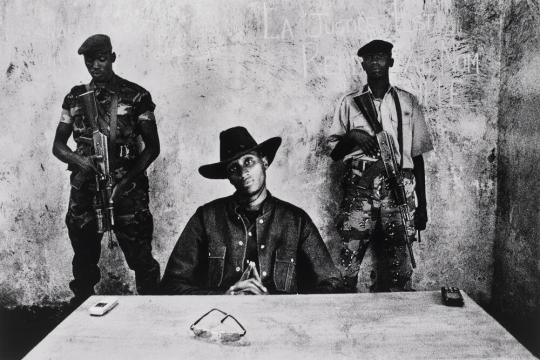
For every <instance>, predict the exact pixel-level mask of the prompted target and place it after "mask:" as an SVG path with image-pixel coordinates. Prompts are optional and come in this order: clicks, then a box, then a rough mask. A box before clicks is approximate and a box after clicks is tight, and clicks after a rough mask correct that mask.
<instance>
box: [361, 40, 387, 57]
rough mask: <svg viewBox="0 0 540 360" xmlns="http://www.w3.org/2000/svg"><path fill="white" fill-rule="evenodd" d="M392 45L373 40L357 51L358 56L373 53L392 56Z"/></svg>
mask: <svg viewBox="0 0 540 360" xmlns="http://www.w3.org/2000/svg"><path fill="white" fill-rule="evenodd" d="M393 47H394V45H392V44H391V43H389V42H388V41H384V40H373V41H370V42H368V43H367V44H366V45H364V46H362V47H361V48H360V49H358V53H357V54H358V56H364V55H368V54H374V53H386V54H390V55H392V48H393Z"/></svg>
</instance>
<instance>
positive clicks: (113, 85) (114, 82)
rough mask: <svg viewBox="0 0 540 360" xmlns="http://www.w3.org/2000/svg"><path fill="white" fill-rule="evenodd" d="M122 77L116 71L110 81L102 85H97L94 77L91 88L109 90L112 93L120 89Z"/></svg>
mask: <svg viewBox="0 0 540 360" xmlns="http://www.w3.org/2000/svg"><path fill="white" fill-rule="evenodd" d="M121 80H122V78H121V77H120V76H118V75H116V74H115V73H113V75H112V78H111V80H110V81H108V82H107V83H105V84H104V85H102V86H97V85H96V83H95V82H94V79H92V80H91V81H90V89H96V90H107V91H109V92H111V93H114V92H117V91H118V90H119V89H120V81H121Z"/></svg>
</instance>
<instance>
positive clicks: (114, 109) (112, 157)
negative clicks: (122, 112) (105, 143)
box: [109, 93, 118, 170]
mask: <svg viewBox="0 0 540 360" xmlns="http://www.w3.org/2000/svg"><path fill="white" fill-rule="evenodd" d="M109 113H110V118H109V119H110V123H109V163H110V167H111V170H114V169H115V165H116V132H117V130H118V127H117V120H118V119H117V114H118V94H116V93H114V94H113V96H112V99H111V111H110V112H109Z"/></svg>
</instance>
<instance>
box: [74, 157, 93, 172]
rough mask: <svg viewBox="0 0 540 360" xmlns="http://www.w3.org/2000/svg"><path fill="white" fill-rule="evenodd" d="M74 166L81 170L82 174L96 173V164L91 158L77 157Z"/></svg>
mask: <svg viewBox="0 0 540 360" xmlns="http://www.w3.org/2000/svg"><path fill="white" fill-rule="evenodd" d="M76 159H77V160H76V163H75V165H76V166H77V167H78V168H79V169H81V171H82V172H83V173H95V172H97V168H96V164H95V163H94V160H93V158H92V157H91V156H77V157H76Z"/></svg>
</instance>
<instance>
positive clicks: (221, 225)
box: [161, 127, 341, 295]
mask: <svg viewBox="0 0 540 360" xmlns="http://www.w3.org/2000/svg"><path fill="white" fill-rule="evenodd" d="M280 144H281V138H279V137H274V138H271V139H268V140H266V141H264V142H262V143H260V144H257V143H256V142H255V140H254V139H253V138H252V137H251V135H250V134H249V133H248V131H247V130H246V129H245V128H243V127H234V128H231V129H228V130H225V131H223V132H222V133H221V134H220V157H221V161H220V162H218V163H214V164H210V165H204V166H201V167H200V168H199V173H200V174H201V175H202V176H204V177H206V178H209V179H229V181H230V182H231V184H232V185H233V186H234V187H235V188H236V192H235V193H234V194H233V195H231V196H228V197H225V198H221V199H217V200H214V201H212V202H210V203H208V204H205V205H203V206H201V207H199V208H198V209H197V211H196V212H195V214H194V215H193V216H192V217H191V219H190V220H189V222H188V223H187V225H186V227H185V229H184V231H183V232H182V234H181V235H180V238H179V239H178V242H177V243H176V246H175V247H174V250H173V252H172V254H171V257H170V258H169V262H168V264H167V268H166V270H165V274H164V276H163V280H162V282H161V286H162V292H163V293H165V294H198V295H201V294H231V295H234V294H256V295H260V294H268V293H269V294H276V293H328V292H336V291H340V290H341V276H340V273H339V271H338V270H337V269H336V267H335V266H334V263H333V262H332V259H331V257H330V253H329V252H328V249H327V248H326V245H325V244H324V242H323V240H322V238H321V236H320V234H319V231H318V230H317V227H315V225H314V224H313V222H312V221H311V219H310V217H309V216H308V215H307V214H306V212H305V211H303V210H302V209H300V208H298V207H296V206H294V205H291V204H289V203H287V202H285V201H282V200H280V199H278V198H276V197H273V196H272V195H271V194H270V192H269V191H268V190H267V189H266V170H267V168H268V166H269V165H270V164H271V163H272V160H273V159H274V156H275V154H276V151H277V149H278V147H279V146H280Z"/></svg>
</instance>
